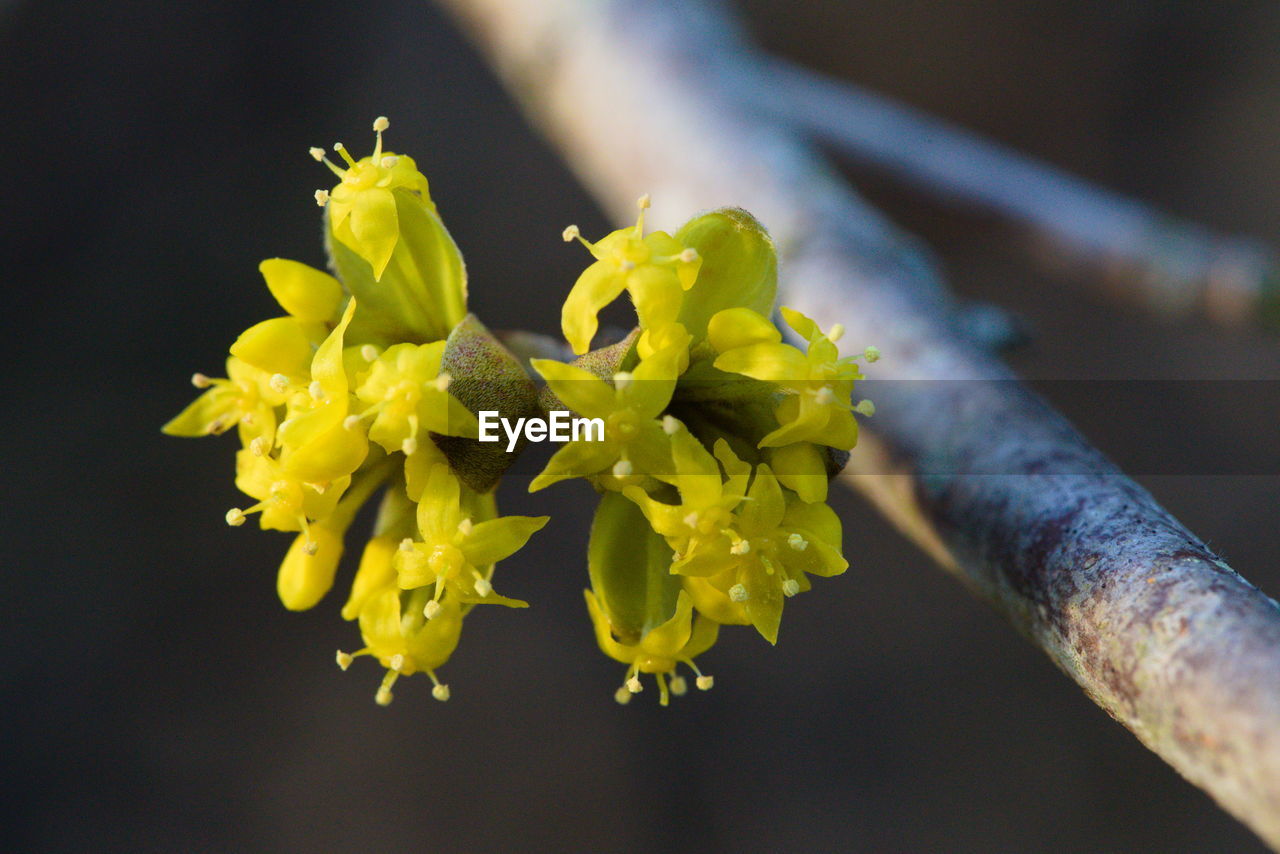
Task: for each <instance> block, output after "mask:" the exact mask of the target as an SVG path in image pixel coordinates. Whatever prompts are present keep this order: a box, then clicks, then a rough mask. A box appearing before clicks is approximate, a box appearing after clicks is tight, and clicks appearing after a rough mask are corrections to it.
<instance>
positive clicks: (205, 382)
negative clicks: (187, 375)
mask: <svg viewBox="0 0 1280 854" xmlns="http://www.w3.org/2000/svg"><path fill="white" fill-rule="evenodd" d="M191 384H192V385H193V386H195V387H196V388H208V387H209V386H211V385H213V380H211V379H209V378H208V377H207V376H205V375H204V374H192V375H191Z"/></svg>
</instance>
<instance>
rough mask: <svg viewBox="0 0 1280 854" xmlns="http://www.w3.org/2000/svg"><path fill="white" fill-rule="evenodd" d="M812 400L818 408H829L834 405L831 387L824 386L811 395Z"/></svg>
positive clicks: (833, 393)
mask: <svg viewBox="0 0 1280 854" xmlns="http://www.w3.org/2000/svg"><path fill="white" fill-rule="evenodd" d="M813 399H814V402H816V403H817V404H818V405H820V406H830V405H831V404H832V403H835V400H836V393H835V392H834V391H832V390H831V386H829V385H824V386H823V387H822V388H820V389H818V391H817V392H816V393H815V394H814V395H813Z"/></svg>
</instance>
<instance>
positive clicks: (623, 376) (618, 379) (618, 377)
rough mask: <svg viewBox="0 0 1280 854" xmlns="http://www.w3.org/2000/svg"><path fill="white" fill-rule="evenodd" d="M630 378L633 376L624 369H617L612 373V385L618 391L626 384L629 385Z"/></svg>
mask: <svg viewBox="0 0 1280 854" xmlns="http://www.w3.org/2000/svg"><path fill="white" fill-rule="evenodd" d="M632 379H633V376H632V375H631V374H629V373H627V372H626V371H619V372H618V373H616V374H614V375H613V387H614V388H615V389H616V390H618V391H622V390H623V389H625V388H626V387H627V386H629V385H631V380H632Z"/></svg>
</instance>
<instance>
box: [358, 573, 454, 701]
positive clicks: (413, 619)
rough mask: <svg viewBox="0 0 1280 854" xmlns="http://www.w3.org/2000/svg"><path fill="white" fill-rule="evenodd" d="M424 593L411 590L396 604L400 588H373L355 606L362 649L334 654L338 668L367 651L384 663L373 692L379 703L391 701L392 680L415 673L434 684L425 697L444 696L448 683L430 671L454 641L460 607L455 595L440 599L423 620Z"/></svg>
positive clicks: (445, 656) (444, 658)
mask: <svg viewBox="0 0 1280 854" xmlns="http://www.w3.org/2000/svg"><path fill="white" fill-rule="evenodd" d="M428 598H429V597H428V596H427V595H426V591H425V590H423V591H414V593H412V594H410V595H409V597H408V599H407V601H406V602H405V603H404V604H403V606H402V604H401V601H400V591H398V590H396V589H395V588H389V589H385V590H382V591H380V592H378V593H375V594H374V595H373V596H371V597H370V598H369V599H368V601H366V602H365V603H364V606H363V607H362V608H361V609H360V634H361V636H362V637H363V638H364V643H365V646H364V648H363V649H361V650H358V651H356V652H354V653H345V652H341V651H340V652H339V653H338V656H337V657H338V666H339V667H341V668H342V669H343V670H346V669H347V668H348V667H349V666H350V665H351V660H352V659H353V658H355V657H356V656H360V655H371V656H373V657H374V658H376V659H378V662H379V663H380V664H382V666H383V667H385V668H387V673H386V676H384V677H383V680H382V685H381V686H380V687H379V688H378V693H377V694H376V695H375V699H376V700H377V701H378V704H379V705H382V706H385V705H387V704H388V703H390V702H391V699H392V696H391V687H392V686H393V685H395V683H396V680H397V679H399V678H400V677H401V676H402V675H403V676H411V675H413V674H414V673H418V672H423V673H426V674H427V676H429V677H431V682H432V683H433V685H434V687H433V688H432V690H431V696H433V697H435V698H436V699H437V700H441V701H444V700H448V699H449V686H448V685H444V684H442V683H441V682H440V679H439V678H438V677H437V676H436V673H435V671H436V668H438V667H440V666H441V665H443V664H444V663H445V662H446V661H448V660H449V656H451V655H453V651H454V650H455V649H456V648H457V646H458V637H459V635H460V634H461V632H462V610H461V608H460V606H459V604H458V602H457V601H456V600H454V599H451V598H446V599H445V600H444V601H442V602H441V603H439V605H438V607H437V609H436V610H435V613H434V615H433V616H432V617H431V618H430V619H427V618H426V617H425V616H423V607H424V604H425V602H426V601H428Z"/></svg>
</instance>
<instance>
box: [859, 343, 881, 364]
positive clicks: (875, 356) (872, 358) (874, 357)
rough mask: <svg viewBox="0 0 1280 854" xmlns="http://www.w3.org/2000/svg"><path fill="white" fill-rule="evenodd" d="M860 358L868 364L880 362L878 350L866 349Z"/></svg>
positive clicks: (876, 348)
mask: <svg viewBox="0 0 1280 854" xmlns="http://www.w3.org/2000/svg"><path fill="white" fill-rule="evenodd" d="M862 357H863V358H864V359H866V360H867V361H868V362H878V361H880V348H879V347H868V348H867V349H865V350H863V351H862Z"/></svg>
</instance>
